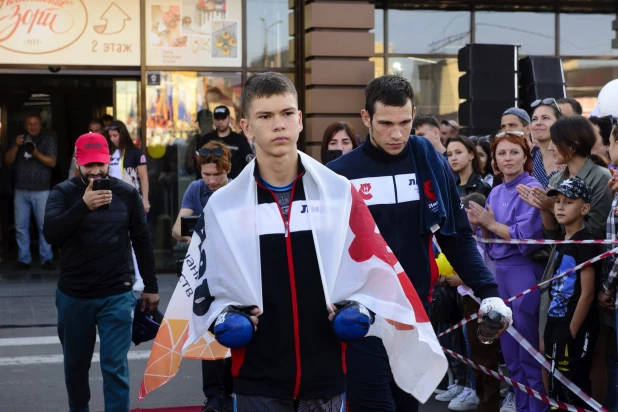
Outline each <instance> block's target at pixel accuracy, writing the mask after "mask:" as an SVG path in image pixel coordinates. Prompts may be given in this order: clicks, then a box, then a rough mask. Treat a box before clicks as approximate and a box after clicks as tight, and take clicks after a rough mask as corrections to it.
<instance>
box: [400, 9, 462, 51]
mask: <svg viewBox="0 0 618 412" xmlns="http://www.w3.org/2000/svg"><path fill="white" fill-rule="evenodd" d="M388 43H389V46H388V47H389V52H391V53H398V54H400V53H401V54H404V53H415V54H457V51H458V50H459V49H461V48H462V47H464V46H465V45H466V43H470V12H467V11H443V10H435V11H433V10H432V11H425V10H388Z"/></svg>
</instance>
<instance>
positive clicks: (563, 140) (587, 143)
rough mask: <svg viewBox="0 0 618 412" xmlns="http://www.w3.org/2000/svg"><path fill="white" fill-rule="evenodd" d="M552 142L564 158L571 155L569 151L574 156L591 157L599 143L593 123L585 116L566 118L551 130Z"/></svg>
mask: <svg viewBox="0 0 618 412" xmlns="http://www.w3.org/2000/svg"><path fill="white" fill-rule="evenodd" d="M549 134H550V135H551V141H552V143H553V144H554V145H555V146H556V149H558V151H560V154H562V155H563V156H565V157H566V156H568V155H569V150H568V149H573V151H574V154H575V155H578V156H581V157H589V156H590V152H591V151H592V147H593V146H594V144H595V143H596V141H597V137H596V134H595V133H594V129H593V128H592V123H590V122H589V121H588V119H586V118H585V117H583V116H564V117H562V118H560V119H558V120H557V121H556V123H554V124H553V125H552V126H551V127H550V128H549Z"/></svg>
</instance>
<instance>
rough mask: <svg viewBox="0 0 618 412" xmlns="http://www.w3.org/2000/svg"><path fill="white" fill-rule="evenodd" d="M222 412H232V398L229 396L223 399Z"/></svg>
mask: <svg viewBox="0 0 618 412" xmlns="http://www.w3.org/2000/svg"><path fill="white" fill-rule="evenodd" d="M223 412H234V398H233V397H232V396H230V395H225V396H224V397H223Z"/></svg>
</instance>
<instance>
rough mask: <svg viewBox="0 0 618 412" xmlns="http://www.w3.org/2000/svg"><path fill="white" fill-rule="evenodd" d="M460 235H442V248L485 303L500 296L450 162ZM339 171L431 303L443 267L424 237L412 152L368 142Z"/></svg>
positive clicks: (340, 161) (423, 297)
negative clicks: (395, 151)
mask: <svg viewBox="0 0 618 412" xmlns="http://www.w3.org/2000/svg"><path fill="white" fill-rule="evenodd" d="M409 144H410V143H408V145H409ZM441 160H442V161H443V166H444V167H445V168H446V169H447V170H449V172H448V173H446V175H447V176H448V186H449V190H450V191H451V198H452V204H451V205H445V207H450V208H451V209H452V211H453V213H454V217H455V226H456V232H457V233H456V235H455V236H444V235H442V234H440V232H439V231H438V232H436V238H437V241H438V244H439V245H440V247H441V248H442V251H443V252H444V254H445V255H446V257H447V258H448V260H449V262H450V263H451V265H452V266H453V268H454V269H455V271H456V272H457V274H458V275H459V276H460V277H461V279H462V280H463V282H464V283H465V284H466V285H467V286H469V287H470V288H472V290H473V291H474V294H475V295H476V296H477V297H479V298H481V299H484V298H488V297H494V296H499V294H498V287H497V285H496V283H495V282H494V279H493V276H492V275H491V273H490V272H489V271H488V270H487V268H486V267H485V265H484V264H483V260H482V258H481V255H480V254H479V252H478V249H477V247H476V241H475V240H474V237H473V235H472V229H471V228H470V224H469V222H468V217H467V215H466V212H465V210H464V209H463V206H462V205H461V202H460V200H459V195H458V193H457V186H456V184H455V178H454V177H453V175H452V173H451V172H450V169H449V168H448V163H446V160H444V159H442V158H441ZM327 167H329V168H330V169H331V170H333V171H334V172H336V173H338V174H340V175H342V176H345V177H346V178H348V179H349V180H350V181H351V182H352V184H353V185H354V187H356V189H357V190H358V191H359V192H360V195H361V197H362V198H363V199H364V200H365V203H366V204H367V206H368V207H369V210H370V211H371V214H372V215H373V218H374V220H375V221H376V224H377V225H378V228H379V229H380V233H381V234H382V237H384V240H386V243H387V244H388V245H389V247H390V248H391V249H392V251H393V253H394V254H395V256H396V257H397V259H399V262H400V263H401V266H402V267H403V269H404V271H405V272H406V274H407V275H408V277H409V278H410V280H411V281H412V284H413V285H414V287H415V288H416V291H417V293H418V295H419V297H420V298H421V300H422V301H423V302H428V301H430V300H431V291H432V290H433V284H434V283H435V281H436V280H437V279H438V266H437V264H436V261H435V256H434V253H433V244H432V242H433V240H432V235H431V234H421V233H420V201H419V200H420V195H419V186H418V182H417V181H416V174H415V171H414V164H413V162H412V156H411V154H410V148H409V147H406V148H404V150H403V151H402V152H401V153H400V154H398V155H396V156H392V155H389V154H388V153H386V152H384V151H383V150H381V149H378V148H376V147H375V146H374V145H373V144H371V143H370V142H369V141H365V143H363V144H362V145H361V146H360V147H358V148H357V149H355V150H353V151H352V152H350V153H348V154H346V155H345V156H342V157H340V158H338V159H337V160H335V161H333V162H330V163H329V164H328V165H327Z"/></svg>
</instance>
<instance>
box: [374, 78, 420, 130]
mask: <svg viewBox="0 0 618 412" xmlns="http://www.w3.org/2000/svg"><path fill="white" fill-rule="evenodd" d="M408 100H410V102H411V103H412V107H414V90H412V85H411V84H410V82H409V81H407V80H406V79H405V78H404V77H403V76H402V75H401V74H385V75H384V76H380V77H378V78H376V79H373V80H372V81H371V82H370V83H369V84H368V85H367V87H366V88H365V110H367V113H369V118H370V119H373V114H374V113H375V108H376V103H378V102H380V103H382V104H383V105H385V106H395V107H403V106H405V105H406V104H407V103H408Z"/></svg>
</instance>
